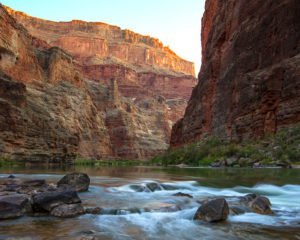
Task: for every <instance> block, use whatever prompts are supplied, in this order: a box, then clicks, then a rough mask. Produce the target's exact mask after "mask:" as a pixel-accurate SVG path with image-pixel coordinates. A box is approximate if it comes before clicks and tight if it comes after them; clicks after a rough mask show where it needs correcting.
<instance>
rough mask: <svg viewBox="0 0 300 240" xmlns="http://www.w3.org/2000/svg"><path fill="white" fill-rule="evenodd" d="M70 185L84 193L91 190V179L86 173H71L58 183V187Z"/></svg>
mask: <svg viewBox="0 0 300 240" xmlns="http://www.w3.org/2000/svg"><path fill="white" fill-rule="evenodd" d="M62 185H68V186H71V187H73V188H74V189H75V190H76V191H77V192H84V191H87V190H88V189H89V185H90V178H89V176H88V175H87V174H85V173H70V174H67V175H65V176H64V177H63V178H62V179H60V180H59V181H58V183H57V186H58V187H60V186H62Z"/></svg>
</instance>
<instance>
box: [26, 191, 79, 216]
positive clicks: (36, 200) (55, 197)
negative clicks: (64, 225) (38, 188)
mask: <svg viewBox="0 0 300 240" xmlns="http://www.w3.org/2000/svg"><path fill="white" fill-rule="evenodd" d="M76 203H81V200H80V198H79V197H78V194H77V192H76V191H75V190H74V189H70V188H62V189H57V190H55V191H46V192H42V193H38V194H36V195H34V196H33V197H32V205H33V210H34V211H37V212H51V211H52V210H53V209H54V208H56V207H58V206H60V205H63V204H76Z"/></svg>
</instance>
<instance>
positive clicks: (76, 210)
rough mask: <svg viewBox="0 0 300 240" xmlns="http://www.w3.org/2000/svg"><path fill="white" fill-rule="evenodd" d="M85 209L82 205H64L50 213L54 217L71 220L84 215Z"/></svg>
mask: <svg viewBox="0 0 300 240" xmlns="http://www.w3.org/2000/svg"><path fill="white" fill-rule="evenodd" d="M84 213H85V211H84V208H83V207H82V205H81V204H63V205H59V206H57V207H55V208H53V209H52V210H51V212H50V214H51V215H52V216H55V217H62V218H69V217H76V216H78V215H81V214H84Z"/></svg>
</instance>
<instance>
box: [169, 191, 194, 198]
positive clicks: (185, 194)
mask: <svg viewBox="0 0 300 240" xmlns="http://www.w3.org/2000/svg"><path fill="white" fill-rule="evenodd" d="M173 196H175V197H187V198H193V196H192V195H190V194H187V193H182V192H178V193H175V194H173Z"/></svg>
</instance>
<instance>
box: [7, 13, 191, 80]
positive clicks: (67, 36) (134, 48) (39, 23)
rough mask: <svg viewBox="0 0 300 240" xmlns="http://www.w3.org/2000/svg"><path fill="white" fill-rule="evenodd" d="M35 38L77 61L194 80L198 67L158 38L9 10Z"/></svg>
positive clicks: (117, 28)
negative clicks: (175, 74) (161, 71)
mask: <svg viewBox="0 0 300 240" xmlns="http://www.w3.org/2000/svg"><path fill="white" fill-rule="evenodd" d="M7 10H8V11H9V13H10V14H12V15H13V16H14V17H15V18H16V19H17V20H18V21H19V22H20V23H22V25H24V26H25V27H26V28H27V29H28V30H29V32H30V34H32V35H33V36H35V37H37V38H39V39H42V40H45V41H46V42H47V43H48V44H50V45H52V46H59V47H62V48H63V49H65V50H67V51H68V52H70V53H71V54H72V55H74V56H75V57H76V58H78V59H81V60H84V61H88V62H93V63H95V62H96V63H97V62H98V63H103V62H104V63H105V62H108V61H110V62H111V61H113V62H116V63H118V62H122V63H125V64H129V65H133V66H138V67H143V66H145V67H146V68H152V70H154V69H155V68H161V69H165V70H167V71H174V72H181V73H183V74H188V75H192V76H194V74H195V69H194V64H193V63H191V62H188V61H186V60H184V59H181V58H180V57H178V56H177V55H176V54H175V53H174V52H173V51H172V50H170V49H169V48H168V47H165V46H163V44H162V43H161V42H160V41H159V40H158V39H155V38H152V37H150V36H143V35H140V34H137V33H134V32H132V31H130V30H122V29H121V28H119V27H117V26H112V25H108V24H105V23H90V22H83V21H79V20H73V21H71V22H52V21H46V20H42V19H38V18H33V17H30V16H28V15H26V14H24V13H20V12H15V11H13V10H12V9H10V8H7Z"/></svg>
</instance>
